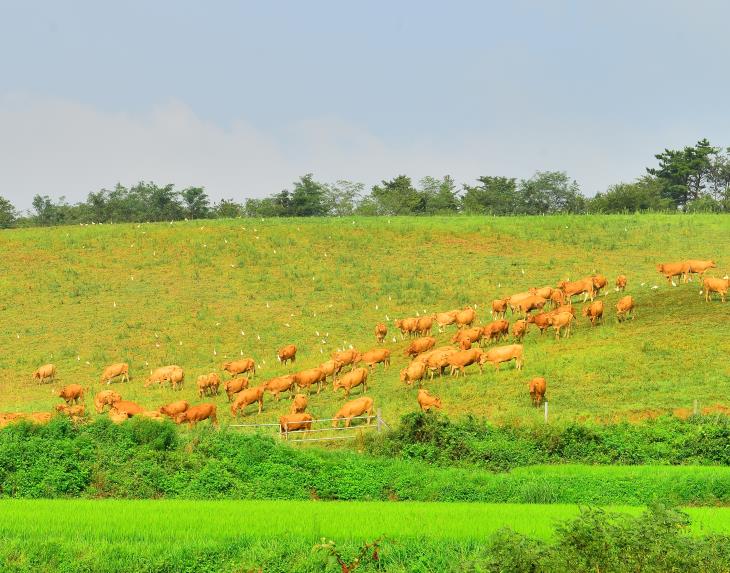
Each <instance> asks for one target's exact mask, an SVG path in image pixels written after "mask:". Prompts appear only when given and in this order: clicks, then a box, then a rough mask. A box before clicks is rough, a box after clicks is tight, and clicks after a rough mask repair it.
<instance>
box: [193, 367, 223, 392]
mask: <svg viewBox="0 0 730 573" xmlns="http://www.w3.org/2000/svg"><path fill="white" fill-rule="evenodd" d="M220 384H221V379H220V378H219V377H218V374H216V373H215V372H211V373H210V374H202V375H200V376H198V380H197V386H198V396H199V397H200V398H202V397H203V396H212V395H213V394H215V395H216V396H217V395H218V388H219V387H220Z"/></svg>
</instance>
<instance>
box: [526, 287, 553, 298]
mask: <svg viewBox="0 0 730 573" xmlns="http://www.w3.org/2000/svg"><path fill="white" fill-rule="evenodd" d="M553 290H555V289H553V287H551V286H544V287H540V288H535V287H533V288H531V289H529V290H528V291H527V292H529V293H530V294H531V295H534V296H541V297H542V298H544V299H545V300H550V297H551V296H553Z"/></svg>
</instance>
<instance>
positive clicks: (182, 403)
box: [159, 400, 190, 419]
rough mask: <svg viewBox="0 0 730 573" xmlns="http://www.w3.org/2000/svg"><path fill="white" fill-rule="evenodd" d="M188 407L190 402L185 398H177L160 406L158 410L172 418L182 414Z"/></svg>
mask: <svg viewBox="0 0 730 573" xmlns="http://www.w3.org/2000/svg"><path fill="white" fill-rule="evenodd" d="M188 408H190V404H189V403H188V401H187V400H177V401H175V402H170V403H169V404H165V405H164V406H160V410H159V412H160V414H162V415H163V416H167V417H168V418H173V419H174V418H175V417H176V416H177V415H178V414H182V413H183V412H185V411H186V410H187V409H188Z"/></svg>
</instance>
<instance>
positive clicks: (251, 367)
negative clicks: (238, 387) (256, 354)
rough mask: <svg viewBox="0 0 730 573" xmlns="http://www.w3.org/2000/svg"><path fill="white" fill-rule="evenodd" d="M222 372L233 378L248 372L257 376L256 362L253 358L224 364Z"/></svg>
mask: <svg viewBox="0 0 730 573" xmlns="http://www.w3.org/2000/svg"><path fill="white" fill-rule="evenodd" d="M295 353H296V351H295ZM221 370H224V371H226V372H228V374H230V375H231V376H238V375H239V374H246V373H247V372H250V373H251V376H255V375H256V362H255V361H254V359H253V358H242V359H241V360H233V361H231V362H224V363H223V365H222V366H221Z"/></svg>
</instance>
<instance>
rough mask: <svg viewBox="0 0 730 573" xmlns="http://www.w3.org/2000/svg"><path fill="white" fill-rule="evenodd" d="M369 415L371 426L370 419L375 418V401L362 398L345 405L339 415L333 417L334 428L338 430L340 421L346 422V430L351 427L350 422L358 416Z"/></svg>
mask: <svg viewBox="0 0 730 573" xmlns="http://www.w3.org/2000/svg"><path fill="white" fill-rule="evenodd" d="M363 414H367V423H368V424H370V418H372V417H373V399H372V398H370V397H368V396H362V397H360V398H356V399H355V400H350V401H349V402H347V403H345V405H344V406H342V408H340V409H339V410H337V413H336V414H335V415H334V416H332V427H333V428H338V427H339V426H340V420H342V419H344V420H345V428H349V427H350V422H351V421H352V419H353V418H354V417H356V416H361V415H363Z"/></svg>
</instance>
